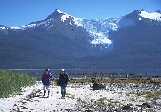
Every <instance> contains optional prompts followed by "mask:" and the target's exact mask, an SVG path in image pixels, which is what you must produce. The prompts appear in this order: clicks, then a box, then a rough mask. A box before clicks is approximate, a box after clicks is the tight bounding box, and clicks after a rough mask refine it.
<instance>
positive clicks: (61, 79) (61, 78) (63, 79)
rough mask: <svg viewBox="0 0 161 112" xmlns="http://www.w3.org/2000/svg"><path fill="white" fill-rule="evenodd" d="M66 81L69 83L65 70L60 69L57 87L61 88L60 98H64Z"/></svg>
mask: <svg viewBox="0 0 161 112" xmlns="http://www.w3.org/2000/svg"><path fill="white" fill-rule="evenodd" d="M68 81H69V78H68V75H67V74H66V73H65V70H64V69H62V70H61V72H60V74H59V85H60V87H61V95H62V98H65V94H66V87H67V84H68Z"/></svg>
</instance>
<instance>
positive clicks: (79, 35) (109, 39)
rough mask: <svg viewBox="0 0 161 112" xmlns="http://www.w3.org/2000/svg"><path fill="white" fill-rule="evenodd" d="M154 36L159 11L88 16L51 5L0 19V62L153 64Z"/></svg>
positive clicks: (156, 55)
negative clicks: (46, 11)
mask: <svg viewBox="0 0 161 112" xmlns="http://www.w3.org/2000/svg"><path fill="white" fill-rule="evenodd" d="M160 37H161V13H160V11H156V12H147V11H144V10H134V11H133V12H131V13H129V14H127V15H125V16H123V17H119V18H107V19H103V20H95V19H92V20H90V19H83V18H78V17H74V16H72V15H70V14H67V13H65V12H63V11H60V10H59V9H56V10H55V11H54V12H53V13H52V14H50V15H49V16H48V17H47V18H45V19H43V20H40V21H35V22H31V23H30V24H27V25H24V26H16V27H8V26H5V25H0V59H1V60H0V62H1V63H0V67H1V68H8V67H10V68H15V67H18V68H22V67H28V68H33V67H45V66H51V67H52V66H53V64H55V66H56V67H62V66H63V67H80V68H89V67H91V68H92V67H93V66H94V67H95V68H97V69H98V68H105V69H107V68H108V69H120V68H121V69H128V70H138V69H142V68H143V69H144V70H145V69H147V68H151V69H157V68H160V67H161V66H160V62H159V61H158V60H159V59H160V58H161V54H160V53H161V50H160V48H161V38H160Z"/></svg>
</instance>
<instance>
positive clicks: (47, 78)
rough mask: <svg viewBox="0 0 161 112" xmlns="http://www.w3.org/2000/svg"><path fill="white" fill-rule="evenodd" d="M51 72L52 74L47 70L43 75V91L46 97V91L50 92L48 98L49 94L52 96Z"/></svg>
mask: <svg viewBox="0 0 161 112" xmlns="http://www.w3.org/2000/svg"><path fill="white" fill-rule="evenodd" d="M51 78H52V76H51V72H50V69H45V71H44V73H43V75H42V83H43V85H44V87H43V90H44V95H43V96H45V94H46V91H48V96H47V97H49V94H50V89H49V86H50V83H51Z"/></svg>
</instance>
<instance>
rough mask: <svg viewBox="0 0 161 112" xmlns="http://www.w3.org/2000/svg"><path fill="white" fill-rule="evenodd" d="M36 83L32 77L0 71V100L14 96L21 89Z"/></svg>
mask: <svg viewBox="0 0 161 112" xmlns="http://www.w3.org/2000/svg"><path fill="white" fill-rule="evenodd" d="M35 82H36V78H34V77H33V76H30V75H27V74H22V73H16V72H11V71H0V98H5V97H9V96H11V95H16V94H18V93H20V92H21V91H22V87H26V86H31V85H33V84H34V83H35Z"/></svg>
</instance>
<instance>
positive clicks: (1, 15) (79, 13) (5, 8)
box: [0, 0, 161, 26]
mask: <svg viewBox="0 0 161 112" xmlns="http://www.w3.org/2000/svg"><path fill="white" fill-rule="evenodd" d="M55 9H60V10H63V11H65V12H67V13H68V14H70V15H73V16H76V17H82V18H89V19H91V18H94V19H97V18H109V17H120V16H123V15H125V14H127V13H129V12H131V11H133V10H135V9H145V10H147V11H155V10H158V9H159V10H161V0H0V24H2V25H8V26H21V25H25V24H28V23H30V22H33V21H37V20H41V19H44V18H45V17H47V16H48V15H49V14H50V13H52V12H53V11H54V10H55Z"/></svg>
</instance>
